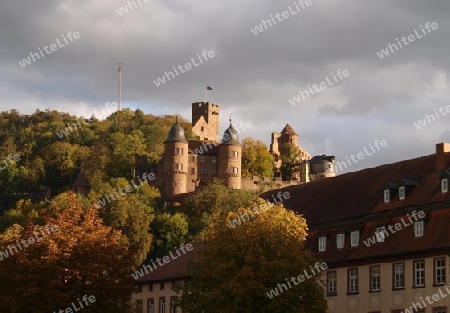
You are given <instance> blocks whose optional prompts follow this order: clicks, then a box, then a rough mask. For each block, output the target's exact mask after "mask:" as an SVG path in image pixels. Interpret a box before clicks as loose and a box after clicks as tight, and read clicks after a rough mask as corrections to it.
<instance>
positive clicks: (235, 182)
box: [218, 120, 242, 189]
mask: <svg viewBox="0 0 450 313" xmlns="http://www.w3.org/2000/svg"><path fill="white" fill-rule="evenodd" d="M241 160H242V147H241V144H240V143H239V137H238V133H237V131H236V130H235V129H234V128H233V126H232V125H231V120H230V127H228V128H227V130H226V131H225V132H224V134H223V138H222V142H221V143H220V145H219V171H218V172H219V177H220V178H221V179H222V180H223V184H224V185H225V186H227V187H228V188H233V189H241Z"/></svg>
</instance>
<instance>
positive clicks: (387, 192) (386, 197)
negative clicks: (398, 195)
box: [384, 189, 391, 203]
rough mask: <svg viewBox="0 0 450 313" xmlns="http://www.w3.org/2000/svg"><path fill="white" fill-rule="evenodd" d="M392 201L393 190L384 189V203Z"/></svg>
mask: <svg viewBox="0 0 450 313" xmlns="http://www.w3.org/2000/svg"><path fill="white" fill-rule="evenodd" d="M389 201H391V191H390V190H389V189H385V190H384V203H388V202H389Z"/></svg>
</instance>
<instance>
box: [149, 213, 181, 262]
mask: <svg viewBox="0 0 450 313" xmlns="http://www.w3.org/2000/svg"><path fill="white" fill-rule="evenodd" d="M151 229H152V234H153V236H154V238H155V239H154V242H153V245H154V248H153V249H152V254H151V257H152V258H154V257H162V256H164V255H167V253H168V252H169V251H170V250H174V249H175V248H177V247H179V246H180V245H181V244H182V243H185V242H186V238H187V235H188V221H187V217H186V216H185V215H184V214H182V213H175V214H170V213H166V212H163V213H161V214H158V215H157V216H156V218H155V219H154V220H153V223H152V226H151Z"/></svg>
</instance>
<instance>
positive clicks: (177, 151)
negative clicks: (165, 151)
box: [175, 148, 184, 155]
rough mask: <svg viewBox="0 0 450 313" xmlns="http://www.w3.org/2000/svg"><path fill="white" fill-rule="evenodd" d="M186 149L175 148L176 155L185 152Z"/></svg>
mask: <svg viewBox="0 0 450 313" xmlns="http://www.w3.org/2000/svg"><path fill="white" fill-rule="evenodd" d="M183 151H184V149H183V148H175V155H180V154H183Z"/></svg>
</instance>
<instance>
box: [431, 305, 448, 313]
mask: <svg viewBox="0 0 450 313" xmlns="http://www.w3.org/2000/svg"><path fill="white" fill-rule="evenodd" d="M433 313H447V307H446V306H440V307H437V308H433Z"/></svg>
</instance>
